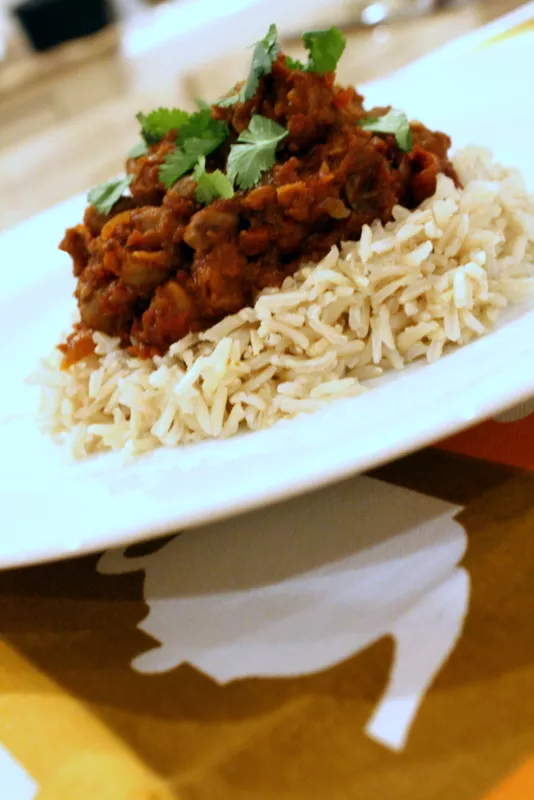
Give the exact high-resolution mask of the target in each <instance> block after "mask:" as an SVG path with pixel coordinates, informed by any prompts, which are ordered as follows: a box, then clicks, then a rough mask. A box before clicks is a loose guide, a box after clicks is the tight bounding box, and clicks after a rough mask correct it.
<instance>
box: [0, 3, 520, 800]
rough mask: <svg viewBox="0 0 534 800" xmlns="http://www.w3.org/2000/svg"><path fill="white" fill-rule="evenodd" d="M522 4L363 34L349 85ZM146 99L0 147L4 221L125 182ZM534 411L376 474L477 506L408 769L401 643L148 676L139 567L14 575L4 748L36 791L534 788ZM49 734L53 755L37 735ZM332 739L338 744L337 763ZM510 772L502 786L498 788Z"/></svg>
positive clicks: (200, 799)
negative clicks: (395, 694)
mask: <svg viewBox="0 0 534 800" xmlns="http://www.w3.org/2000/svg"><path fill="white" fill-rule="evenodd" d="M517 5H518V3H516V2H494V3H486V2H481V3H474V4H472V5H470V6H469V7H464V8H462V9H461V10H457V11H454V12H447V13H444V14H442V15H440V16H439V18H438V17H428V18H424V19H420V20H418V21H411V22H409V23H406V24H399V25H397V26H392V27H391V28H384V29H378V30H375V31H374V32H372V31H365V32H361V31H349V33H348V42H349V44H348V53H347V57H346V58H345V63H344V66H343V70H342V75H341V79H342V80H353V79H354V78H355V77H356V78H359V79H360V80H361V81H368V80H371V79H372V78H375V77H378V76H381V75H384V74H386V73H387V72H388V71H391V70H394V69H395V68H398V67H400V66H402V65H403V64H404V63H407V62H409V61H411V60H413V59H414V58H416V57H417V56H419V55H422V54H423V53H425V52H427V51H428V50H431V49H433V48H434V47H435V46H437V45H438V44H440V43H442V42H444V41H446V40H448V39H451V38H453V37H455V36H456V35H459V34H462V33H465V32H466V31H468V30H473V29H475V28H476V27H478V26H480V25H481V24H482V23H483V22H485V21H487V20H488V19H490V18H492V17H496V16H498V15H500V14H502V13H504V12H505V11H507V10H510V9H511V8H513V7H516V6H517ZM371 53H372V54H374V57H373V58H370V54H371ZM240 58H241V56H236V57H235V59H234V58H230V59H225V60H224V61H222V62H220V63H218V64H217V65H209V66H206V67H204V68H202V69H201V70H197V71H196V72H195V73H194V74H190V75H186V76H181V77H179V78H178V77H177V76H176V77H175V79H174V80H172V81H171V80H170V81H169V83H168V85H167V86H166V87H162V86H158V96H160V95H161V93H162V91H163V90H165V91H168V92H169V97H173V100H174V102H182V101H183V102H187V101H189V102H191V99H192V98H193V97H196V96H199V95H205V96H214V95H217V94H220V93H221V92H222V91H223V90H224V89H225V88H226V87H227V86H228V85H229V83H231V81H232V80H233V79H234V77H237V76H236V72H237V71H238V70H239V69H240V68H241V61H240ZM360 80H359V81H358V82H360ZM145 99H146V98H145V97H144V96H143V97H141V96H140V95H139V94H136V93H135V92H133V93H131V94H128V96H125V97H124V98H123V99H122V100H121V102H119V103H116V102H114V103H107V104H102V105H100V106H98V107H94V108H92V109H90V110H88V111H86V112H85V113H84V114H82V115H80V116H79V117H77V118H76V119H73V120H70V121H69V122H67V123H64V124H61V125H58V126H57V128H55V129H53V130H51V131H48V132H47V133H45V134H42V135H39V136H33V137H31V138H28V139H26V140H25V141H22V142H21V143H20V144H19V145H18V146H17V147H14V148H10V149H9V150H8V151H4V152H1V153H0V180H1V181H2V185H3V191H2V193H1V195H0V224H1V225H3V226H4V227H5V226H7V225H9V224H13V223H15V222H17V221H19V220H21V219H24V218H25V217H27V216H28V215H31V214H33V213H36V212H38V211H40V210H42V209H44V208H46V207H47V206H49V205H50V204H52V203H54V202H57V201H59V200H62V199H64V198H66V197H68V196H69V195H71V194H73V193H76V192H78V191H81V190H82V189H84V188H86V187H87V186H90V185H92V184H94V183H96V182H98V181H100V180H103V179H105V178H107V177H108V176H109V175H110V174H113V173H114V172H116V171H118V170H119V169H120V167H121V163H122V159H123V157H124V152H125V151H126V150H127V149H128V148H129V147H130V145H131V144H132V138H133V137H134V136H135V127H134V126H133V125H132V122H131V119H132V114H133V113H134V112H135V111H136V110H137V109H138V108H139V106H140V105H143V102H144V100H145ZM529 420H530V423H529V424H530V427H521V423H517V424H516V423H509V424H508V425H503V424H502V423H497V422H491V423H488V425H486V426H482V427H478V428H476V429H474V430H473V431H472V432H470V433H468V434H464V435H463V436H462V435H461V436H460V437H459V438H456V439H454V440H453V441H452V442H449V443H448V444H447V445H446V448H445V449H440V450H437V449H433V450H427V451H424V452H421V453H417V454H415V455H413V456H410V457H409V458H406V459H403V460H402V461H399V462H396V463H394V464H392V465H389V466H387V467H384V468H382V469H380V470H378V471H377V472H375V473H374V475H373V477H374V478H375V479H378V481H380V482H383V483H384V484H387V485H388V486H391V485H393V486H396V487H402V488H407V489H410V490H412V491H416V492H419V493H421V494H423V495H426V496H428V497H431V498H434V499H436V500H439V501H440V502H446V503H449V504H452V505H451V507H453V506H454V507H460V508H461V511H460V513H459V515H458V516H457V517H456V519H457V521H458V522H459V523H460V525H461V526H463V528H464V530H465V532H466V534H467V535H468V538H469V550H468V553H467V556H466V557H465V560H464V561H462V565H464V566H465V570H467V572H468V574H469V575H470V577H471V581H472V597H471V606H470V609H469V615H468V617H467V622H466V628H465V632H464V635H463V636H462V638H461V640H460V642H459V644H458V647H457V649H456V651H455V652H454V655H453V657H452V658H451V661H450V663H447V664H446V666H445V668H444V670H443V672H442V673H441V675H440V676H439V678H438V680H437V683H436V684H435V685H434V686H433V689H432V692H431V693H430V695H429V696H428V697H427V699H426V700H425V703H424V706H423V708H422V712H421V715H420V717H419V718H418V720H417V724H416V726H415V728H414V731H413V734H412V736H411V738H410V743H409V747H408V749H407V751H406V752H405V753H404V754H403V757H402V760H400V761H399V760H398V756H397V755H395V754H392V753H389V752H386V751H385V750H383V749H381V748H379V746H378V745H377V744H376V743H374V742H371V741H370V740H365V741H364V740H363V736H362V729H363V727H364V725H365V721H366V720H367V719H368V717H369V714H370V712H371V710H372V708H373V706H374V704H375V702H376V699H377V698H378V697H379V696H380V693H381V691H382V689H383V686H384V682H385V681H386V679H387V669H386V666H385V665H386V664H388V663H390V662H391V660H392V658H393V649H392V644H391V640H388V639H386V638H385V639H381V640H380V641H377V642H375V643H374V644H373V645H372V646H369V648H367V649H365V650H362V652H360V653H359V654H357V655H355V656H354V657H352V658H349V659H348V660H345V661H341V662H340V663H339V664H337V665H336V666H333V667H332V668H330V669H328V670H327V671H325V672H320V673H316V674H313V675H309V676H300V677H298V678H297V677H295V678H292V679H287V680H278V679H275V678H271V679H265V680H261V681H260V680H250V679H249V680H241V681H233V682H231V683H230V684H227V685H224V686H221V685H220V684H218V683H217V682H216V681H214V680H212V679H211V678H210V677H209V676H208V673H209V670H207V669H205V670H203V669H201V668H199V669H198V670H197V669H193V668H192V667H190V666H187V665H183V664H182V666H180V667H179V669H177V670H174V671H171V672H168V673H167V672H163V673H162V674H154V675H150V676H146V675H142V674H140V673H138V672H135V673H134V671H133V670H132V669H131V668H130V661H131V659H132V658H134V657H136V658H137V660H139V653H142V652H144V651H146V650H147V649H148V648H154V647H156V644H155V642H154V639H156V638H157V637H156V636H155V635H154V634H153V635H149V633H152V632H151V631H150V630H149V627H147V626H146V615H147V606H146V603H149V597H148V595H147V592H148V591H149V588H150V587H149V583H148V578H149V575H148V573H147V575H146V579H147V583H146V586H145V589H144V592H145V594H144V595H143V576H142V574H141V573H140V572H139V571H137V572H134V573H133V574H132V575H129V576H125V575H121V576H119V575H115V576H110V575H102V574H100V575H99V574H97V571H96V565H97V560H96V559H95V558H93V557H91V558H87V559H82V560H78V561H74V562H72V563H67V564H57V565H50V566H42V567H34V568H28V569H27V570H23V571H19V572H8V573H3V574H0V597H1V598H2V600H1V603H2V615H3V639H2V640H1V641H0V709H1V714H0V756H2V744H3V745H5V747H6V748H8V749H9V752H10V754H11V756H12V757H13V758H14V759H16V761H17V762H19V763H21V764H23V765H26V767H27V769H30V767H31V770H32V771H33V774H34V776H35V778H36V779H37V780H38V781H39V782H40V784H41V786H42V788H43V793H42V794H39V795H38V797H39V800H41V798H43V800H59V798H63V797H65V798H67V797H68V798H69V800H73V798H74V796H76V800H94V798H95V797H97V796H98V798H99V800H127V799H129V798H132V797H136V798H139V799H140V800H169V798H173V799H174V798H180V800H204V798H206V800H219V798H221V799H225V798H227V797H228V798H230V797H231V798H232V800H236V798H243V800H245V798H246V800H248V798H251V797H258V798H259V797H262V798H265V800H270V798H271V797H272V798H274V797H284V798H288V800H301V798H304V797H306V798H307V800H314V799H315V798H317V800H322V798H323V797H326V796H329V797H331V798H333V800H337V798H339V800H344V799H346V798H351V800H352V798H354V800H361V798H363V797H365V798H367V797H377V798H378V800H382V798H383V800H389V799H390V798H391V797H399V798H404V799H406V800H407V798H410V800H429V798H432V800H450V797H454V798H455V800H480V799H481V798H482V797H484V800H526V799H527V798H529V797H534V771H533V769H532V765H530V766H529V764H528V758H529V756H531V755H532V753H534V728H533V725H532V716H533V713H532V712H533V706H532V698H533V697H534V668H533V657H534V653H533V648H532V615H533V614H534V590H533V585H534V584H533V581H532V568H531V566H530V565H531V564H532V559H533V558H534V544H533V543H534V538H533V537H532V533H533V532H534V506H533V503H532V498H533V497H534V471H532V468H533V467H534V453H533V449H532V442H533V441H534V416H533V415H531V416H530V417H529ZM488 426H489V427H488ZM504 429H506V432H504ZM514 436H515V440H516V443H515V445H513V441H514ZM518 439H522V447H519V446H518V441H517V440H518ZM525 442H526V444H525ZM525 448H526V449H525ZM512 452H514V453H515V454H516V456H517V453H518V452H520V453H522V457H523V458H525V459H526V461H525V463H522V462H521V459H519V460H517V458H516V456H510V453H512ZM473 456H474V457H473ZM162 546H163V547H165V544H163V545H161V544H159V545H154V544H153V545H149V546H148V551H151V550H157V548H158V547H162ZM138 553H139V550H137V551H136V552H135V553H134V555H136V554H138ZM139 563H141V562H139ZM147 563H148V562H147ZM104 571H105V570H104ZM151 591H155V592H156V594H157V587H155V586H154V585H152V589H151ZM425 624H428V621H427V623H425ZM432 624H433V622H432ZM436 624H439V619H438V620H436ZM138 628H141V629H142V630H138ZM142 631H146V633H145V632H142ZM410 646H416V645H415V644H414V643H413V642H412V643H411V645H410ZM141 672H142V671H141ZM436 720H439V721H440V722H439V725H436V724H435V721H436ZM37 730H38V731H39V734H38V735H39V738H40V739H41V740H42V741H41V743H40V744H39V746H37V745H36V743H35V736H34V737H33V739H32V736H31V735H29V733H28V731H37ZM43 742H45V743H46V746H44V745H43ZM321 742H325V743H326V744H327V745H328V744H332V743H334V745H335V750H336V753H335V754H333V753H332V752H331V748H330V749H329V751H328V753H329V757H328V758H327V759H325V760H324V761H323V760H322V759H321V757H320V752H321V750H322V747H323V745H322V744H321ZM288 753H289V754H290V758H289V759H288ZM334 755H335V757H334ZM2 763H3V762H2ZM523 763H527V766H526V767H524V766H522V767H521V768H520V770H519V772H517V768H518V767H519V765H521V764H523ZM355 772H356V773H357V774H358V781H359V782H358V788H357V789H355V788H354V785H353V783H351V782H352V781H353V780H354V774H355ZM444 773H445V774H450V785H447V781H446V780H444V779H443V775H444ZM507 775H512V778H509V779H508V778H506V777H505V776H507ZM103 776H107V778H108V779H109V780H108V783H106V787H104V786H103V784H101V783H99V780H102V781H103ZM310 776H313V778H311V777H310ZM160 778H164V779H165V781H166V782H165V785H163V784H162V783H160ZM501 780H504V781H505V783H504V784H503V787H504V788H503V789H502V791H501V789H497V790H495V789H494V787H495V786H496V785H497V784H499V785H500V783H501ZM69 781H70V782H69ZM69 786H70V787H71V789H70V790H69ZM73 786H75V787H76V793H75V794H73V793H69V791H70V792H72V791H73V790H72V787H73ZM110 787H111V788H110ZM117 787H119V788H117ZM140 787H141V788H140ZM169 787H170V789H169ZM106 791H109V792H110V793H109V794H106ZM64 792H66V793H64ZM360 792H361V794H360ZM451 792H452V794H451ZM24 796H28V797H29V796H33V795H30V794H28V795H24Z"/></svg>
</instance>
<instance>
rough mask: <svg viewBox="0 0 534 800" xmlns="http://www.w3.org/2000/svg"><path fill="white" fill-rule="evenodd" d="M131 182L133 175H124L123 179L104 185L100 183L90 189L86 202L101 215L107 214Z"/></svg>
mask: <svg viewBox="0 0 534 800" xmlns="http://www.w3.org/2000/svg"><path fill="white" fill-rule="evenodd" d="M132 180H133V175H126V176H125V177H124V178H114V179H113V180H111V181H107V182H106V183H101V184H100V185H99V186H95V188H94V189H91V191H90V192H89V194H88V195H87V200H88V202H89V203H90V204H91V205H92V206H94V207H95V208H96V210H97V211H100V213H101V214H109V213H110V211H111V209H112V208H113V206H114V205H115V203H116V202H118V201H119V200H120V199H121V197H122V195H123V194H124V192H125V191H126V189H127V188H128V186H129V185H130V184H131V182H132Z"/></svg>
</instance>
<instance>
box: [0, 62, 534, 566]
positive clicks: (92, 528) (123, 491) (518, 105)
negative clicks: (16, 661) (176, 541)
mask: <svg viewBox="0 0 534 800" xmlns="http://www.w3.org/2000/svg"><path fill="white" fill-rule="evenodd" d="M489 52H490V51H489ZM526 57H530V56H529V54H527V56H526ZM464 62H465V58H464V60H463V61H462V59H459V60H458V62H454V64H452V65H448V69H447V70H443V69H438V70H436V71H434V72H433V71H432V70H431V69H429V68H428V67H426V66H425V65H424V62H423V65H422V67H421V68H420V69H419V70H417V69H411V70H410V72H409V73H408V74H407V76H406V77H404V78H403V77H402V76H400V77H397V78H392V79H390V80H389V81H385V82H381V83H380V84H376V85H375V86H374V87H372V88H370V89H369V90H368V95H369V96H370V100H371V102H373V103H374V102H377V103H383V102H387V101H392V102H393V103H395V104H396V105H402V106H404V107H406V108H407V109H408V110H409V112H410V113H411V114H414V115H418V116H420V117H422V118H423V121H425V122H428V123H429V124H430V125H435V126H437V127H441V128H442V129H445V130H447V131H449V132H451V133H452V134H453V135H454V136H455V138H456V141H457V143H458V144H460V145H463V144H465V143H467V141H469V140H473V141H478V142H482V143H484V144H487V145H489V146H491V147H493V149H494V150H495V151H496V153H497V155H498V156H499V157H500V158H501V159H503V160H505V161H507V162H509V163H516V164H517V165H519V166H521V167H522V169H523V171H524V172H525V174H526V177H527V180H528V181H529V183H530V184H531V185H534V160H532V156H531V154H530V142H529V139H528V137H527V136H525V135H523V136H522V137H521V136H511V135H510V131H511V130H514V126H517V127H515V130H516V131H517V130H520V131H524V132H525V131H529V130H533V129H534V111H533V110H532V107H531V105H530V104H529V103H525V101H524V97H526V96H528V93H527V92H526V90H525V87H524V86H523V87H520V86H518V83H517V80H516V81H515V82H514V83H512V82H510V81H508V83H507V82H506V80H507V79H506V75H505V74H504V73H503V71H502V62H501V67H499V69H494V68H493V66H492V64H493V62H491V59H489V60H488V63H487V64H485V66H484V69H483V70H481V69H480V68H479V66H478V65H479V63H480V56H478V57H477V62H476V63H477V69H470V68H469V65H468V64H467V66H466V64H465V63H464ZM454 69H456V71H457V76H456V79H455V77H454ZM492 70H493V72H492ZM488 74H490V76H491V77H490V78H489V79H488V80H487V81H486V80H485V78H484V75H488ZM520 74H522V75H526V74H527V70H526V68H524V69H523V70H522V72H521V73H520ZM459 75H462V77H463V87H462V92H461V94H460V95H459V94H458V93H457V89H458V86H459V85H460V82H459ZM408 78H409V80H408ZM451 85H452V86H453V87H454V91H452V90H451ZM429 87H431V89H432V90H431V91H429ZM455 92H456V94H455ZM473 97H476V98H477V104H476V106H475V105H474V103H473ZM485 97H487V98H488V103H485V102H484V98H485ZM490 97H491V98H493V97H498V98H499V105H498V110H496V111H494V110H492V104H491V103H490V102H489V98H490ZM28 191H31V187H29V188H28ZM83 206H84V198H75V199H74V200H72V201H69V202H67V203H64V204H63V205H61V206H58V207H56V208H54V209H51V210H49V211H47V212H45V213H44V214H41V215H39V216H38V217H35V218H34V219H32V220H30V221H28V222H26V223H24V224H22V225H20V226H19V227H18V228H16V229H14V230H12V231H9V232H7V233H5V234H4V235H3V236H1V237H0V262H1V263H2V271H3V276H2V284H1V286H2V289H1V291H2V298H1V300H0V357H1V359H2V365H3V372H4V380H3V382H2V392H1V396H0V420H1V419H3V420H4V422H3V424H0V469H1V473H2V482H1V485H0V507H1V508H2V512H3V535H2V536H1V537H0V567H7V566H11V565H21V564H28V563H32V562H37V561H42V560H48V559H53V558H59V557H64V556H67V555H72V554H81V553H85V552H88V551H92V550H99V549H102V548H105V547H110V546H115V545H121V544H124V543H127V542H133V541H136V540H139V539H142V538H146V537H149V536H153V535H156V534H160V533H163V532H167V531H173V530H177V529H179V528H183V527H188V526H195V525H199V524H200V523H204V522H206V521H209V520H213V519H217V518H221V517H223V516H226V515H230V514H235V513H237V512H241V511H244V510H245V509H249V508H252V507H255V506H260V505H262V504H266V503H270V502H273V501H277V500H281V499H282V498H286V497H289V496H291V495H295V494H298V493H301V492H304V491H307V490H310V489H313V488H317V487H319V486H322V485H324V484H327V483H329V482H331V481H334V480H337V479H339V478H342V477H345V476H347V475H350V474H353V473H356V472H361V471H363V470H366V469H369V468H370V467H373V466H376V465H378V464H380V463H383V462H385V461H388V460H390V459H393V458H396V457H398V456H400V455H402V454H404V453H406V452H408V451H411V450H415V449H417V448H419V447H422V446H423V445H426V444H429V443H431V442H434V441H436V440H438V439H439V438H441V437H444V436H446V435H448V434H450V433H452V432H454V431H457V430H459V429H461V428H463V427H466V426H468V425H471V424H473V423H475V422H477V421H479V420H481V419H484V418H486V417H489V416H491V415H492V414H494V413H497V412H499V411H501V410H503V409H505V408H506V407H508V406H511V405H513V404H515V403H519V402H521V401H522V400H524V399H526V398H527V397H529V396H530V395H532V394H534V306H532V305H531V306H526V305H525V306H524V307H522V308H519V309H516V310H515V311H513V312H511V313H510V314H508V316H507V317H506V318H505V319H504V320H503V324H502V325H501V326H500V327H499V328H498V329H497V330H495V331H494V332H492V333H491V334H490V335H488V336H487V337H485V338H484V339H481V340H479V341H477V342H475V343H473V344H471V345H469V346H468V347H466V348H464V349H462V350H458V351H457V352H454V353H452V354H450V355H447V356H446V357H445V358H443V359H442V361H440V362H439V363H438V364H435V365H433V366H419V367H414V368H411V369H410V370H407V371H406V372H404V373H402V374H400V375H398V374H396V375H394V376H393V377H391V376H388V377H386V378H384V379H382V380H381V382H380V383H379V386H378V388H376V389H375V390H374V391H372V392H370V393H369V394H367V395H365V396H362V397H358V398H353V399H350V400H345V401H341V402H338V403H337V404H336V405H335V406H332V407H331V408H330V409H328V410H326V411H323V412H320V413H317V414H314V415H311V416H305V417H301V418H299V419H296V420H294V421H291V422H286V423H282V424H280V425H278V426H276V427H275V428H273V429H271V430H268V431H263V432H260V433H254V434H244V435H242V436H238V437H235V438H234V439H232V440H228V441H221V442H219V441H215V442H206V443H203V444H199V445H194V446H189V447H185V448H181V449H176V450H172V451H170V450H160V451H157V452H155V453H153V454H151V455H149V456H147V457H145V458H142V459H140V460H139V461H138V462H137V463H135V464H132V465H129V466H127V467H124V466H121V465H120V460H119V458H118V457H117V456H116V455H114V454H112V455H106V456H99V457H98V458H94V459H91V460H88V461H86V462H82V463H73V462H72V461H71V460H70V457H69V456H68V455H67V453H66V452H64V451H63V450H61V449H60V448H58V447H56V446H55V445H53V444H52V443H51V442H49V441H48V440H47V439H45V438H44V437H42V436H41V435H40V434H39V433H38V431H37V429H36V425H35V419H34V417H33V416H32V411H31V409H32V406H33V403H34V398H33V397H32V394H31V390H30V389H29V388H28V387H27V386H25V385H24V383H23V381H24V377H25V376H26V375H27V374H28V373H30V372H31V371H32V370H33V369H34V367H35V366H36V363H37V361H38V359H39V357H40V356H42V355H44V354H46V353H47V352H48V351H49V350H50V348H51V347H52V346H53V345H54V344H55V342H57V340H58V337H59V335H60V332H61V331H62V329H63V328H65V327H66V326H67V322H68V316H69V311H70V302H71V301H70V295H71V292H72V287H73V284H72V279H71V278H70V276H69V272H70V267H69V263H68V259H67V258H66V257H64V256H63V255H62V254H59V253H58V251H57V249H56V248H57V242H58V241H59V239H60V238H61V235H62V232H63V230H64V228H65V227H66V226H67V225H70V224H73V223H75V222H76V221H77V220H78V219H79V218H80V217H81V214H82V211H83ZM13 265H17V267H18V271H17V270H14V269H13ZM6 419H7V421H6Z"/></svg>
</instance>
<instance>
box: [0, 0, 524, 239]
mask: <svg viewBox="0 0 534 800" xmlns="http://www.w3.org/2000/svg"><path fill="white" fill-rule="evenodd" d="M520 5H521V2H518V0H478V1H477V0H473V2H468V0H375V2H368V1H365V0H159V1H158V0H25V2H20V0H18V2H17V0H0V183H1V186H2V190H1V192H0V229H2V228H6V227H8V226H10V225H13V224H15V223H17V222H19V221H21V220H23V219H25V218H27V217H28V216H30V215H32V214H34V213H36V212H38V211H41V210H43V209H44V208H47V207H48V206H50V205H52V204H53V203H56V202H59V201H61V200H63V199H66V198H67V197H69V196H70V195H72V194H75V193H77V192H80V191H83V190H85V189H87V188H88V187H90V186H91V185H94V184H95V183H98V182H100V181H102V180H105V179H107V178H108V177H110V176H111V175H113V174H115V173H117V172H119V171H120V170H121V169H122V167H123V162H124V156H125V153H126V152H127V150H128V149H129V148H130V146H131V145H132V144H133V143H134V142H135V140H136V133H137V125H136V122H135V119H134V115H135V113H136V112H137V111H139V110H140V109H144V110H148V109H150V108H153V107H155V106H157V105H160V104H165V105H182V106H184V107H192V106H193V104H194V100H195V98H197V97H202V98H205V99H206V100H208V101H213V100H214V99H216V98H217V97H219V96H220V95H221V94H223V93H224V92H225V91H227V89H228V88H229V87H230V86H231V85H233V83H234V82H235V81H236V80H239V79H240V78H242V77H244V76H245V75H246V71H247V68H248V62H249V59H250V53H249V52H247V51H246V49H244V48H245V46H246V45H248V44H250V43H251V42H253V41H254V40H256V39H257V38H259V37H261V36H262V35H263V33H264V32H265V30H266V29H267V27H268V25H269V23H270V22H273V21H276V22H277V24H278V26H279V29H280V31H281V34H282V36H283V38H284V40H285V45H284V47H285V49H286V50H287V52H289V53H290V54H292V55H298V53H299V49H300V44H299V36H300V33H301V32H302V31H303V30H309V29H311V28H315V27H327V26H329V25H331V24H338V25H340V26H341V27H343V28H344V29H345V33H346V37H347V51H346V54H345V56H344V58H343V60H342V62H341V66H340V70H339V77H340V80H341V81H344V82H350V83H353V84H354V83H356V84H358V85H361V84H364V83H366V82H368V81H371V80H374V79H376V78H379V77H382V76H384V75H387V74H388V73H391V72H393V71H394V70H396V69H398V68H400V67H402V66H404V65H406V64H408V63H410V62H411V61H413V60H415V59H416V58H418V57H420V56H422V55H424V54H425V53H427V52H429V51H431V50H433V49H435V48H437V47H439V46H440V45H442V44H444V43H445V42H447V41H449V40H451V39H453V38H455V37H457V36H460V35H462V34H464V33H466V32H468V31H470V30H473V29H475V28H477V27H480V25H481V24H483V23H484V22H487V21H489V20H491V19H493V18H494V17H497V16H499V15H501V14H503V13H505V12H507V11H510V10H512V9H514V8H517V7H518V6H520Z"/></svg>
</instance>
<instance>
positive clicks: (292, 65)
mask: <svg viewBox="0 0 534 800" xmlns="http://www.w3.org/2000/svg"><path fill="white" fill-rule="evenodd" d="M286 64H287V66H288V67H289V69H298V70H300V72H304V70H305V69H306V67H305V65H304V64H303V63H302V61H299V60H298V58H291V56H286Z"/></svg>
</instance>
